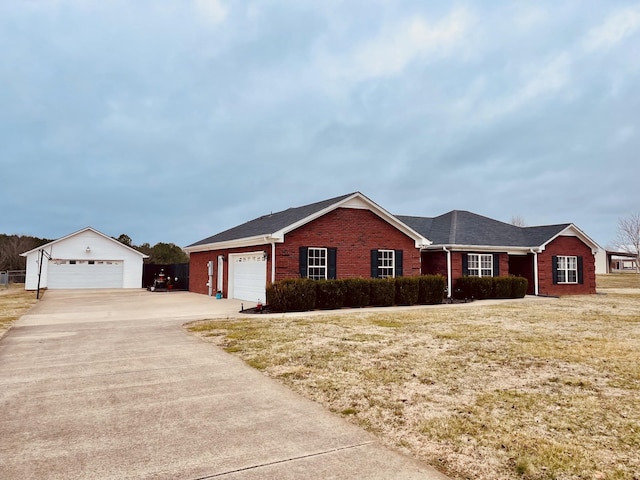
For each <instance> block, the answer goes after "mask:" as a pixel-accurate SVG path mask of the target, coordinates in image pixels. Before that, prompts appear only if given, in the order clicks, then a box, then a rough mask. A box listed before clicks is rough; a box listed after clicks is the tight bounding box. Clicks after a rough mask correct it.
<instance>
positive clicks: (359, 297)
mask: <svg viewBox="0 0 640 480" xmlns="http://www.w3.org/2000/svg"><path fill="white" fill-rule="evenodd" d="M343 281H344V284H345V286H346V298H345V305H346V306H347V307H366V306H367V305H369V298H370V291H371V285H370V282H369V280H366V279H364V278H346V279H344V280H343Z"/></svg>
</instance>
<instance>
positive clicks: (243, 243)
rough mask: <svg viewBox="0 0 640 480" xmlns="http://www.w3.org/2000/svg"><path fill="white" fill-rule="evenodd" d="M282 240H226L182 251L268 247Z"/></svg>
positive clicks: (262, 238) (261, 238)
mask: <svg viewBox="0 0 640 480" xmlns="http://www.w3.org/2000/svg"><path fill="white" fill-rule="evenodd" d="M282 242H284V238H276V237H274V236H268V237H265V236H264V235H256V236H254V237H246V238H240V239H238V240H227V241H224V242H216V243H206V244H203V245H195V246H193V247H185V248H184V249H183V250H184V251H185V252H187V253H196V252H208V251H209V250H225V249H230V248H241V247H257V246H258V245H268V244H270V243H282Z"/></svg>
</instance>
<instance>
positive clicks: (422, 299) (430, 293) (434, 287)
mask: <svg viewBox="0 0 640 480" xmlns="http://www.w3.org/2000/svg"><path fill="white" fill-rule="evenodd" d="M446 288H447V282H446V280H445V278H444V277H443V276H442V275H421V276H419V277H418V303H419V304H421V305H437V304H439V303H442V299H443V298H444V296H445V289H446Z"/></svg>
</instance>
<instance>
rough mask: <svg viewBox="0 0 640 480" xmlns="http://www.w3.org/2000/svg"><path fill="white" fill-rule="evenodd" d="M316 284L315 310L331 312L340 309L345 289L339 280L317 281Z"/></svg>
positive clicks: (345, 292) (342, 304)
mask: <svg viewBox="0 0 640 480" xmlns="http://www.w3.org/2000/svg"><path fill="white" fill-rule="evenodd" d="M315 283H316V308H321V309H328V310H332V309H335V308H342V307H343V306H344V299H345V298H346V294H347V288H346V285H345V283H344V282H342V281H340V280H318V281H317V282H315Z"/></svg>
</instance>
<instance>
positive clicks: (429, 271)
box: [421, 251, 447, 277]
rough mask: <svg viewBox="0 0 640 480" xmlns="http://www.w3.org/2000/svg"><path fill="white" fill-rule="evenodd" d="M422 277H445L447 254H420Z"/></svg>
mask: <svg viewBox="0 0 640 480" xmlns="http://www.w3.org/2000/svg"><path fill="white" fill-rule="evenodd" d="M421 271H422V274H423V275H442V276H443V277H446V276H447V252H444V251H442V252H422V268H421Z"/></svg>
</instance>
